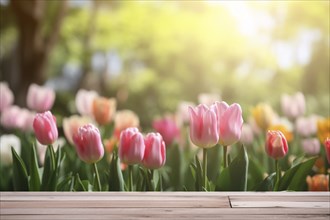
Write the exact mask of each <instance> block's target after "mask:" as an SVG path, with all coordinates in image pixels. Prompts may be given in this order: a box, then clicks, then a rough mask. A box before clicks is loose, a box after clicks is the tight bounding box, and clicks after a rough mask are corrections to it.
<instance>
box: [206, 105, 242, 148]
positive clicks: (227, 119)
mask: <svg viewBox="0 0 330 220" xmlns="http://www.w3.org/2000/svg"><path fill="white" fill-rule="evenodd" d="M211 108H213V109H214V110H215V112H216V113H217V122H218V129H219V143H220V144H221V145H224V146H228V145H232V144H234V143H236V142H237V141H238V140H239V139H240V138H241V133H242V125H243V118H242V109H241V106H240V105H239V104H237V103H234V104H232V105H231V106H228V104H227V103H226V102H216V103H215V104H214V105H212V106H211Z"/></svg>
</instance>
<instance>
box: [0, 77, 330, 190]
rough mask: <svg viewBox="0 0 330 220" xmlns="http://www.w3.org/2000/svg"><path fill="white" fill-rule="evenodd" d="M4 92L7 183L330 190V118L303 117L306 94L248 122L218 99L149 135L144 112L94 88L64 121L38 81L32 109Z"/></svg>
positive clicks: (10, 186)
mask: <svg viewBox="0 0 330 220" xmlns="http://www.w3.org/2000/svg"><path fill="white" fill-rule="evenodd" d="M0 89H1V103H0V104H1V105H0V111H1V126H2V130H4V131H6V132H7V133H9V134H6V135H2V136H1V148H0V149H1V168H0V169H1V190H6V191H9V190H17V191H39V190H40V191H183V190H186V191H270V190H271V191H283V190H290V191H304V190H320V191H327V190H329V171H328V170H329V163H330V139H329V136H330V134H329V133H330V132H329V130H330V129H329V126H330V122H329V121H330V119H329V118H328V119H324V118H321V117H317V118H315V117H307V118H306V117H302V116H303V114H304V113H305V100H304V96H303V95H302V94H301V93H297V94H296V95H295V96H292V97H289V96H283V99H282V108H283V112H284V114H285V115H286V116H287V118H283V117H282V118H280V117H278V116H276V113H275V112H274V111H273V110H272V108H271V106H269V105H267V104H259V105H257V106H256V107H255V109H253V110H252V115H251V118H250V119H251V120H250V119H248V121H249V123H244V120H243V113H244V111H242V109H241V107H240V105H239V104H237V103H234V104H232V105H228V104H227V103H226V102H224V101H222V102H219V101H215V102H213V101H212V104H210V105H206V104H200V105H198V106H194V105H193V104H189V106H183V108H182V109H183V110H181V114H178V115H177V116H176V121H175V120H174V118H173V117H170V116H166V117H164V118H162V119H159V120H155V122H154V123H153V127H154V130H153V131H150V132H144V133H143V132H142V131H143V128H141V127H140V126H139V119H138V116H137V115H136V114H135V113H134V112H132V111H130V110H124V111H116V100H115V99H113V98H110V99H109V98H107V97H101V96H99V95H98V94H97V93H96V92H93V91H85V90H81V91H79V92H78V93H77V95H76V100H75V101H76V109H77V111H78V112H79V114H80V115H79V116H78V115H73V116H70V117H69V118H64V119H63V120H61V121H58V120H56V118H61V116H60V115H56V117H55V116H54V115H53V113H52V112H51V111H50V110H51V108H52V106H53V103H54V100H55V93H54V91H52V90H50V89H47V88H45V87H39V86H37V85H31V87H30V89H29V92H28V94H27V105H28V107H29V109H30V110H27V109H22V108H20V107H18V106H13V105H12V103H13V98H14V97H13V95H12V93H11V91H10V90H9V88H8V87H7V86H6V84H5V83H1V87H0ZM179 112H180V111H179ZM247 118H249V117H247ZM291 126H292V127H291ZM188 133H189V134H188ZM62 134H64V136H63V137H62ZM316 135H317V138H316ZM321 145H322V147H321Z"/></svg>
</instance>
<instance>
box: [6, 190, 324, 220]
mask: <svg viewBox="0 0 330 220" xmlns="http://www.w3.org/2000/svg"><path fill="white" fill-rule="evenodd" d="M0 208H1V214H0V219H22V220H23V219H36V220H38V219H45V220H47V219H70V220H71V219H83V220H84V219H95V220H98V219H119V220H120V219H163V220H164V219H192V220H194V219H221V218H224V219H247V220H250V219H251V220H252V219H256V220H258V219H269V218H271V219H302V218H303V219H313V220H318V219H320V220H321V219H322V220H323V219H324V220H329V219H330V194H329V192H320V193H319V192H315V193H314V192H262V193H259V192H257V193H254V192H132V193H128V192H0Z"/></svg>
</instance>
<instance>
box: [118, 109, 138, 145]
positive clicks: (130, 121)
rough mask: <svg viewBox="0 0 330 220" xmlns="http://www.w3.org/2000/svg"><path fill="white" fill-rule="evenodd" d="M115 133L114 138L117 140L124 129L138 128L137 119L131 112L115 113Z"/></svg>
mask: <svg viewBox="0 0 330 220" xmlns="http://www.w3.org/2000/svg"><path fill="white" fill-rule="evenodd" d="M114 122H115V131H114V136H115V137H116V138H117V139H119V138H120V133H121V132H122V131H123V130H125V129H126V128H130V127H139V125H140V120H139V117H138V116H137V115H136V114H135V113H134V112H133V111H131V110H122V111H117V112H116V114H115V119H114Z"/></svg>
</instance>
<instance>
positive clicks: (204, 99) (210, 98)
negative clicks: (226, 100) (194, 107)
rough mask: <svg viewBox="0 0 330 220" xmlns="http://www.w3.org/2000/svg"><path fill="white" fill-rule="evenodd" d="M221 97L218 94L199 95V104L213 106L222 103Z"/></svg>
mask: <svg viewBox="0 0 330 220" xmlns="http://www.w3.org/2000/svg"><path fill="white" fill-rule="evenodd" d="M220 100H221V96H220V94H218V93H200V94H199V95H198V102H199V104H204V105H206V106H211V105H212V104H213V103H215V102H217V101H220Z"/></svg>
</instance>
